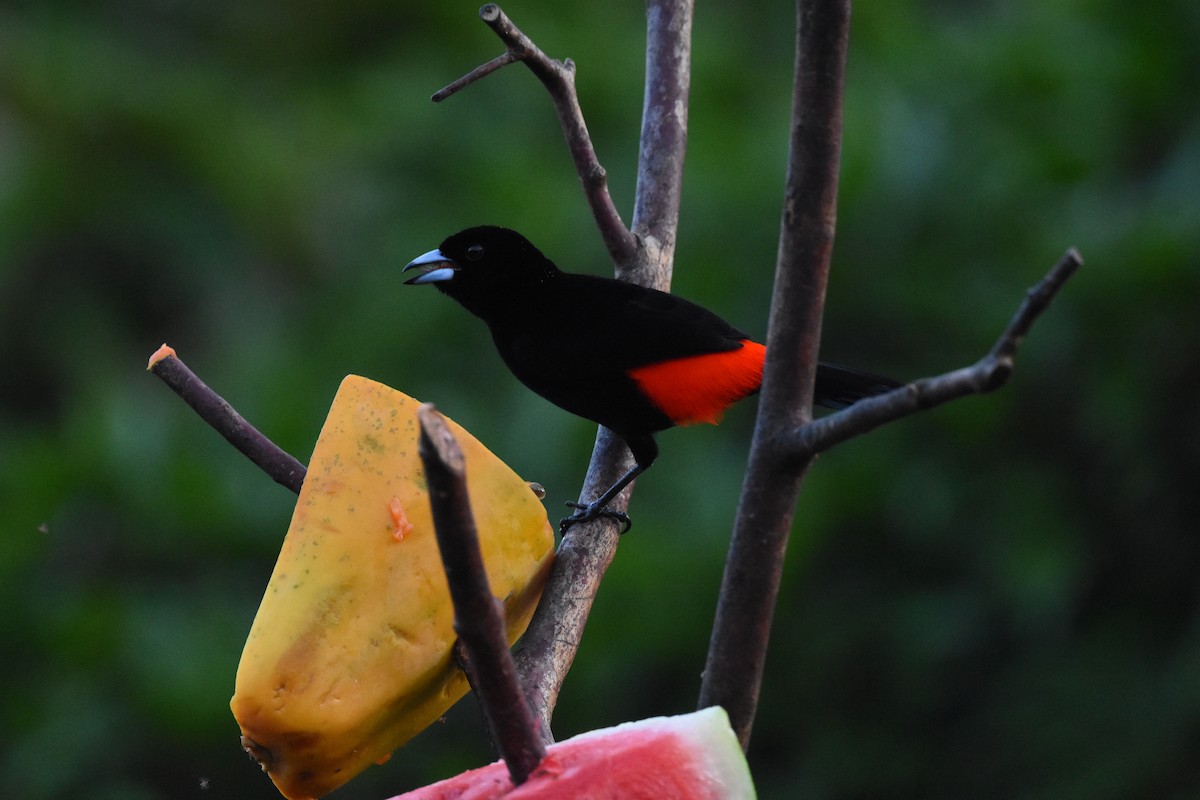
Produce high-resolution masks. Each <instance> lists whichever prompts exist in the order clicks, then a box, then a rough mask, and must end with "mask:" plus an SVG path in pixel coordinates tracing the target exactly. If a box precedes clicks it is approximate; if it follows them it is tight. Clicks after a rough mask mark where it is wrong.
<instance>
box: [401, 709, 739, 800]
mask: <svg viewBox="0 0 1200 800" xmlns="http://www.w3.org/2000/svg"><path fill="white" fill-rule="evenodd" d="M754 797H755V793H754V784H753V783H752V782H751V780H750V770H749V769H748V768H747V766H746V758H745V756H744V755H743V754H742V748H741V747H740V746H739V745H738V741H737V737H735V736H734V734H733V730H732V729H731V728H730V727H729V718H728V717H727V716H726V715H725V710H724V709H722V708H719V707H713V708H706V709H703V710H701V711H696V712H694V713H691V714H683V715H681V716H677V717H655V718H653V719H644V720H641V721H639V722H626V723H625V724H623V725H617V726H616V727H614V728H605V729H604V730H598V731H591V732H589V733H584V734H581V735H579V736H576V737H575V738H573V739H568V740H566V741H565V742H559V743H557V744H554V745H551V746H550V751H549V752H548V753H547V754H546V758H545V759H544V760H543V761H542V763H541V764H540V765H538V768H537V769H536V770H535V771H534V773H533V774H532V775H530V776H529V780H527V781H526V782H525V783H523V784H521V785H520V786H516V787H514V786H513V785H512V781H511V780H510V779H509V777H508V769H507V767H505V766H504V763H503V762H501V761H497V762H496V763H494V764H489V765H488V766H486V767H480V768H479V769H473V770H470V771H468V772H464V773H462V774H461V775H456V776H455V777H453V778H449V779H447V780H444V781H439V782H438V783H435V784H432V785H430V786H425V787H423V788H420V789H415V790H413V791H411V792H407V793H405V794H402V795H397V796H396V797H393V798H392V799H391V800H492V799H493V798H507V800H550V799H551V798H572V799H573V800H608V798H611V799H612V800H618V798H620V800H747V799H752V798H754Z"/></svg>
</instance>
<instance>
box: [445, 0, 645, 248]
mask: <svg viewBox="0 0 1200 800" xmlns="http://www.w3.org/2000/svg"><path fill="white" fill-rule="evenodd" d="M479 16H480V18H481V19H482V20H483V21H484V22H485V23H487V25H488V27H489V28H491V29H492V30H493V31H494V32H495V34H496V35H497V36H498V37H500V41H502V42H503V43H504V46H505V48H506V52H505V53H504V55H502V56H499V57H497V58H494V59H492V60H491V61H489V62H487V63H486V64H483V65H482V66H479V67H476V68H475V69H474V70H472V71H471V72H469V73H467V74H466V75H464V76H463V77H461V78H459V79H458V80H456V81H454V82H453V83H451V84H449V85H448V86H446V87H444V88H442V89H439V90H438V91H437V92H435V93H434V95H433V99H434V101H435V102H440V101H442V100H445V99H446V98H447V97H449V96H450V95H452V94H454V93H455V92H457V91H459V90H460V89H463V88H464V87H466V86H469V85H471V84H472V83H474V82H475V81H477V80H479V79H480V78H483V77H485V76H487V75H490V74H491V73H493V72H495V71H496V70H497V69H499V68H500V67H503V66H505V65H506V64H511V63H513V62H514V61H521V62H523V63H524V64H525V66H527V67H528V68H529V70H530V71H531V72H533V74H534V75H535V76H536V77H537V79H538V80H539V81H541V82H542V85H543V86H545V87H546V91H547V92H548V93H549V94H550V99H551V101H552V102H553V104H554V111H555V113H556V114H557V115H558V122H559V125H560V126H562V131H563V136H564V137H565V138H566V140H567V148H568V150H570V153H571V160H572V161H573V162H574V164H575V172H576V173H577V174H578V175H579V181H580V183H581V184H582V185H583V193H584V196H585V197H586V198H587V202H588V206H589V207H590V208H591V210H592V216H593V217H594V218H595V220H596V226H597V227H598V228H599V230H600V236H601V238H603V239H604V246H605V247H606V248H607V249H608V253H609V256H610V257H611V258H612V260H613V262H614V263H616V264H627V263H629V262H631V261H632V260H633V259H634V257H635V256H636V255H637V252H638V242H637V239H636V237H634V235H633V234H632V233H630V232H629V229H628V228H626V227H625V223H624V222H622V221H621V214H620V213H619V212H618V211H617V207H616V205H615V204H614V203H613V199H612V195H610V194H609V191H608V174H607V173H606V172H605V170H604V167H603V166H602V165H601V164H600V159H599V158H598V157H597V155H596V148H595V147H594V146H593V145H592V138H591V135H590V134H589V133H588V129H587V122H585V121H584V118H583V110H582V109H581V108H580V106H579V95H578V94H577V93H576V90H575V64H574V62H572V61H571V60H570V59H566V60H564V61H556V60H555V59H552V58H550V57H549V56H547V55H546V54H545V53H544V52H542V50H541V48H539V47H538V46H537V45H536V44H534V43H533V40H532V39H530V38H529V37H528V36H526V35H525V34H524V33H522V32H521V30H520V29H519V28H517V26H516V25H514V24H513V22H512V20H510V19H509V18H508V16H507V15H506V14H505V13H504V12H503V11H502V10H501V9H500V6H498V5H496V4H495V3H488V4H487V5H485V6H484V7H483V8H481V9H479Z"/></svg>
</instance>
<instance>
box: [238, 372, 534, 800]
mask: <svg viewBox="0 0 1200 800" xmlns="http://www.w3.org/2000/svg"><path fill="white" fill-rule="evenodd" d="M419 405H420V404H419V403H418V402H417V401H416V400H414V399H412V398H411V397H408V396H407V395H404V394H402V393H401V392H397V391H395V390H394V389H390V388H388V387H387V386H384V385H382V384H380V383H376V382H374V381H370V380H367V379H366V378H361V377H358V376H355V375H351V376H348V377H347V378H346V379H345V380H344V381H343V382H342V385H341V388H340V389H339V390H338V393H337V396H336V397H335V399H334V401H333V406H332V407H331V408H330V410H329V416H328V418H327V419H326V421H325V425H324V427H323V428H322V430H321V434H320V437H319V438H318V439H317V445H316V449H315V450H314V451H313V455H312V459H311V460H310V462H309V467H308V475H307V477H306V478H305V480H304V486H303V488H302V490H301V492H300V497H299V499H298V501H297V503H296V510H295V512H294V513H293V516H292V521H291V526H290V527H289V528H288V532H287V536H286V537H285V538H284V541H283V546H282V549H281V550H280V553H279V560H278V561H277V562H276V564H275V570H274V572H273V573H272V575H271V579H270V581H269V583H268V584H267V588H266V592H265V594H264V595H263V599H262V604H261V605H260V606H259V609H258V614H257V615H256V616H255V618H254V624H253V625H252V627H251V629H250V634H249V637H248V638H247V640H246V646H245V649H244V650H243V652H242V659H241V663H240V664H239V665H238V671H237V681H236V686H235V689H234V694H233V699H232V701H231V702H230V706H231V708H232V709H233V715H234V717H235V718H236V719H237V722H238V725H239V726H240V727H241V730H242V742H243V745H244V746H245V747H246V749H247V751H248V752H249V753H250V754H251V756H252V757H254V758H255V759H257V760H258V762H259V763H260V764H261V765H262V767H263V769H264V770H266V771H267V773H268V774H269V775H270V777H271V779H272V780H273V781H274V782H275V786H276V787H277V788H278V789H279V791H280V792H281V793H282V794H283V795H284V796H285V797H287V798H289V799H290V800H301V798H315V797H320V796H322V795H324V794H326V793H328V792H330V791H332V790H333V789H336V788H337V787H338V786H341V785H342V784H343V783H345V782H346V781H348V780H350V778H352V777H354V776H355V775H357V774H358V773H359V772H361V771H362V770H363V769H365V768H366V767H367V766H368V765H370V764H372V763H375V762H381V761H384V760H386V759H387V758H388V757H389V755H390V754H391V753H392V751H393V750H395V749H396V748H397V747H399V746H400V745H402V744H403V743H404V742H406V741H408V740H409V739H410V738H412V737H413V736H415V735H416V734H417V733H419V732H420V731H421V730H423V729H424V728H425V727H427V726H428V725H429V724H430V723H432V722H433V721H435V720H436V719H437V718H438V717H440V716H441V715H442V714H444V713H445V712H446V710H447V709H449V708H450V706H452V705H453V704H454V703H455V702H457V701H458V699H459V698H461V697H462V696H463V695H464V694H465V693H466V692H467V689H468V688H469V687H468V685H467V681H466V678H465V677H464V676H463V674H462V673H461V672H460V671H459V670H458V669H457V668H456V666H455V664H454V661H453V659H452V657H451V649H452V647H453V645H454V642H455V638H456V637H455V634H454V628H453V620H454V609H453V607H452V605H451V602H450V594H449V589H448V587H447V584H446V577H445V573H444V572H443V570H442V563H441V559H440V557H439V555H438V549H437V541H436V539H435V538H434V531H433V523H432V521H431V518H430V509H429V496H428V491H427V489H426V485H425V475H424V470H423V468H422V466H421V460H420V457H419V456H418V454H417V440H418V436H419V428H418V423H417V408H418V406H419ZM450 425H451V428H452V430H453V432H454V435H455V438H456V439H457V440H458V443H459V445H460V447H461V448H462V451H463V455H464V458H465V461H466V469H467V485H468V487H469V491H470V495H471V507H472V510H473V511H474V514H475V520H476V525H477V527H478V531H479V539H480V545H481V547H482V550H483V559H484V564H485V566H486V568H487V573H488V579H489V581H490V582H491V587H492V591H493V592H494V593H495V594H496V596H497V597H499V598H501V599H502V600H503V601H504V605H505V610H506V612H507V625H508V637H509V641H510V642H513V641H516V639H517V638H518V637H519V636H520V635H521V634H522V633H523V632H524V631H525V628H526V626H527V625H528V624H529V619H530V617H531V616H532V614H533V610H534V607H535V606H536V605H537V601H538V598H539V597H540V596H541V591H542V587H543V585H544V583H545V580H546V576H547V575H548V573H549V570H550V565H551V562H552V559H553V557H554V533H553V529H552V528H551V527H550V523H549V521H548V520H547V518H546V510H545V508H544V507H543V506H542V504H541V502H540V501H539V500H538V498H537V497H536V496H535V495H534V493H533V491H531V489H530V487H529V484H528V483H526V482H525V481H523V480H521V479H520V478H519V477H518V476H517V475H516V473H514V472H513V471H512V470H511V469H509V468H508V467H507V466H506V465H505V464H504V463H503V462H502V461H500V459H498V458H497V457H496V456H495V455H493V454H492V453H491V452H490V451H488V450H487V448H485V447H484V446H483V445H482V444H480V443H479V442H478V441H477V440H476V439H475V438H474V437H472V436H471V435H470V434H469V433H467V432H466V431H465V430H463V429H462V428H461V427H460V426H458V425H456V424H454V423H453V422H451V423H450Z"/></svg>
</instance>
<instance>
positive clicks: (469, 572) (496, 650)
mask: <svg viewBox="0 0 1200 800" xmlns="http://www.w3.org/2000/svg"><path fill="white" fill-rule="evenodd" d="M417 417H418V419H419V420H420V422H421V440H420V445H419V447H418V450H419V452H420V454H421V461H422V463H423V464H424V465H425V478H426V481H427V482H428V484H429V503H430V507H431V509H432V511H433V528H434V532H435V533H436V535H437V542H438V549H439V550H440V551H441V554H442V565H443V566H444V567H445V569H446V580H447V582H448V583H449V585H450V599H451V600H452V601H453V602H454V630H455V632H456V633H458V636H459V641H460V642H461V645H462V648H461V649H462V650H465V651H466V653H467V659H466V660H467V661H468V662H469V665H470V675H471V685H472V688H474V690H475V694H476V695H477V696H478V697H479V702H480V705H482V706H483V711H484V714H485V716H486V717H487V720H488V727H489V728H490V729H491V732H492V736H493V738H494V740H495V742H496V745H497V747H498V748H499V750H500V755H501V757H503V758H504V762H505V764H506V765H507V766H508V772H509V775H510V776H512V782H513V783H514V784H515V785H520V784H522V783H524V782H525V780H526V778H528V777H529V774H530V773H531V772H533V770H534V769H536V768H537V765H538V764H539V763H541V760H542V759H543V758H545V756H546V747H545V745H544V744H543V742H542V740H541V739H539V738H538V737H537V735H536V734H535V732H534V730H535V729H534V720H533V717H532V716H531V714H530V711H529V707H528V705H527V704H526V702H525V695H524V694H523V693H522V692H521V686H520V684H519V683H518V682H517V674H516V670H515V669H514V667H513V659H512V655H511V653H510V652H509V649H508V639H507V637H506V636H505V632H504V630H505V628H504V606H503V604H502V603H501V602H500V601H499V600H497V599H496V598H495V597H494V596H493V595H492V590H491V589H490V588H489V586H488V578H487V572H486V571H485V570H484V567H483V554H482V552H481V551H480V549H479V535H478V532H477V531H476V529H475V518H474V516H473V515H472V514H471V502H470V497H469V496H468V493H467V478H466V465H465V464H464V462H463V454H462V451H461V450H460V449H459V447H458V442H456V441H455V440H454V435H453V434H452V433H451V432H450V428H449V426H447V425H446V421H445V420H444V419H442V417H441V415H440V414H438V413H437V410H436V409H435V408H434V407H433V405H432V404H430V403H425V404H423V405H422V406H421V407H420V409H419V410H418V411H417Z"/></svg>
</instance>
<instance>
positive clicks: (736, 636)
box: [700, 0, 850, 747]
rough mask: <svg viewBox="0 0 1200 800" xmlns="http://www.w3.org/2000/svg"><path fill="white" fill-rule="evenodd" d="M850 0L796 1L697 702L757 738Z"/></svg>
mask: <svg viewBox="0 0 1200 800" xmlns="http://www.w3.org/2000/svg"><path fill="white" fill-rule="evenodd" d="M849 26H850V3H849V0H799V3H798V7H797V15H796V63H795V77H794V84H793V100H792V103H793V105H792V125H791V128H792V133H791V142H790V151H789V155H788V169H787V183H786V189H785V196H784V207H783V219H782V223H781V232H780V239H779V253H778V259H777V263H776V271H775V288H774V293H773V295H772V301H771V318H770V328H769V331H768V334H767V359H766V366H765V369H764V375H763V388H762V395H761V400H760V401H759V411H758V420H757V423H756V425H755V429H754V439H753V443H752V445H751V450H750V459H749V464H748V467H747V472H746V477H745V481H744V483H743V485H742V496H741V500H740V502H739V505H738V512H737V517H736V519H735V522H734V530H733V539H732V542H731V544H730V549H729V556H728V559H727V560H726V564H725V574H724V578H723V580H722V585H721V594H720V599H719V600H718V607H717V615H716V621H715V623H714V627H713V633H712V639H711V641H710V643H709V651H708V660H707V664H706V666H705V670H704V679H703V682H702V684H701V690H700V706H701V707H705V706H710V705H721V706H723V707H724V708H725V710H726V711H727V712H728V713H729V718H730V722H731V724H732V725H733V729H734V731H735V732H736V733H737V735H738V739H739V740H740V741H741V743H742V746H743V747H745V746H746V744H747V743H748V742H749V738H750V730H751V727H752V725H753V723H754V714H755V709H756V707H757V705H758V696H759V689H760V687H761V684H762V673H763V665H764V663H765V661H766V653H767V643H768V639H769V637H770V629H771V620H772V617H773V614H774V609H775V599H776V597H777V595H778V592H779V581H780V576H781V574H782V570H783V561H784V555H785V553H786V551H787V543H788V535H789V533H790V531H791V526H792V516H793V513H794V510H795V506H796V498H797V495H798V494H799V491H800V484H801V481H802V480H803V477H804V473H805V472H806V471H807V469H808V466H809V464H810V463H811V459H806V460H789V459H787V457H786V455H787V452H786V451H787V448H786V446H785V441H786V433H787V432H788V431H791V430H794V429H796V428H797V427H799V426H800V425H802V424H804V423H805V422H808V421H809V420H810V419H811V418H812V388H813V378H814V377H815V374H816V363H817V350H818V346H819V344H820V331H821V316H822V311H823V308H824V299H825V285H826V280H827V277H828V274H829V260H830V255H831V252H832V248H833V236H834V226H835V221H836V213H837V212H836V208H837V174H838V160H839V156H840V149H841V132H842V91H843V82H844V74H845V63H846V49H847V44H848V38H849Z"/></svg>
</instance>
